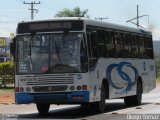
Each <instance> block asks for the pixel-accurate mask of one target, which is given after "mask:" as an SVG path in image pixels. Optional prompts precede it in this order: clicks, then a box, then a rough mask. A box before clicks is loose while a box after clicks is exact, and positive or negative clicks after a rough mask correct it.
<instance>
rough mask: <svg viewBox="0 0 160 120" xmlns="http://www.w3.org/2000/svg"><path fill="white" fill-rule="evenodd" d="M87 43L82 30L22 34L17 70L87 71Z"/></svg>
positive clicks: (41, 71) (42, 71)
mask: <svg viewBox="0 0 160 120" xmlns="http://www.w3.org/2000/svg"><path fill="white" fill-rule="evenodd" d="M84 43H85V42H84V39H83V34H82V33H52V34H35V35H25V36H18V37H17V48H18V50H17V53H18V54H17V60H18V62H17V72H18V73H26V74H30V73H77V72H84V71H85V72H86V66H85V65H86V64H87V63H86V62H87V54H86V53H87V51H86V46H85V44H84ZM82 54H83V55H82ZM84 58H85V59H84Z"/></svg>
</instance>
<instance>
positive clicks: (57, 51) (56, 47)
mask: <svg viewBox="0 0 160 120" xmlns="http://www.w3.org/2000/svg"><path fill="white" fill-rule="evenodd" d="M54 43H55V49H56V53H57V56H58V59H59V61H60V63H61V58H60V56H59V50H58V46H57V44H56V41H55V42H54Z"/></svg>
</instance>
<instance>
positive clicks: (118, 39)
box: [114, 33, 124, 58]
mask: <svg viewBox="0 0 160 120" xmlns="http://www.w3.org/2000/svg"><path fill="white" fill-rule="evenodd" d="M114 38H115V46H116V57H117V58H123V57H124V47H123V38H122V35H121V34H120V33H115V36H114Z"/></svg>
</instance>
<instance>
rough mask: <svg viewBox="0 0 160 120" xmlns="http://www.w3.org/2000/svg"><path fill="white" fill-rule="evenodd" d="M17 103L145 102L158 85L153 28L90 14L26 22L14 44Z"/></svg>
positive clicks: (42, 107) (41, 106)
mask: <svg viewBox="0 0 160 120" xmlns="http://www.w3.org/2000/svg"><path fill="white" fill-rule="evenodd" d="M11 52H12V54H13V55H14V60H15V67H16V69H15V95H16V97H15V98H16V103H17V104H29V103H35V104H36V105H37V109H38V111H39V113H40V114H45V113H48V111H49V107H50V105H51V104H81V105H82V106H90V107H95V109H94V110H97V111H99V112H104V111H105V100H106V99H115V98H116V99H117V98H124V103H125V105H140V104H141V100H142V93H148V92H149V91H151V90H153V89H154V88H155V87H156V83H155V79H156V74H155V63H154V54H153V43H152V35H151V32H149V31H145V30H142V29H139V28H129V27H125V26H120V25H115V24H110V23H107V22H102V21H96V20H90V19H84V18H63V19H62V18H59V19H51V20H43V21H30V22H21V23H19V24H18V27H17V35H16V37H15V38H14V39H13V43H11Z"/></svg>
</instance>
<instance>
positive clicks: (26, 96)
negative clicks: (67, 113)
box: [16, 91, 89, 104]
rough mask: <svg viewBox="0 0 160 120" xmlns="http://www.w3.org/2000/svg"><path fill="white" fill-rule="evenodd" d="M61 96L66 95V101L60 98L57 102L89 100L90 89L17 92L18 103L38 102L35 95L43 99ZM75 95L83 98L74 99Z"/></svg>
mask: <svg viewBox="0 0 160 120" xmlns="http://www.w3.org/2000/svg"><path fill="white" fill-rule="evenodd" d="M61 96H66V97H67V98H66V101H61V100H59V101H56V103H55V104H58V103H63V102H64V103H81V102H89V92H88V91H75V92H67V93H32V94H30V93H16V103H17V104H28V103H36V101H35V100H34V97H38V98H40V99H41V97H43V98H47V97H61ZM73 97H75V98H76V97H82V98H83V99H73ZM43 98H42V99H43ZM39 102H41V101H39ZM42 102H43V101H42ZM53 104H54V102H53Z"/></svg>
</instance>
